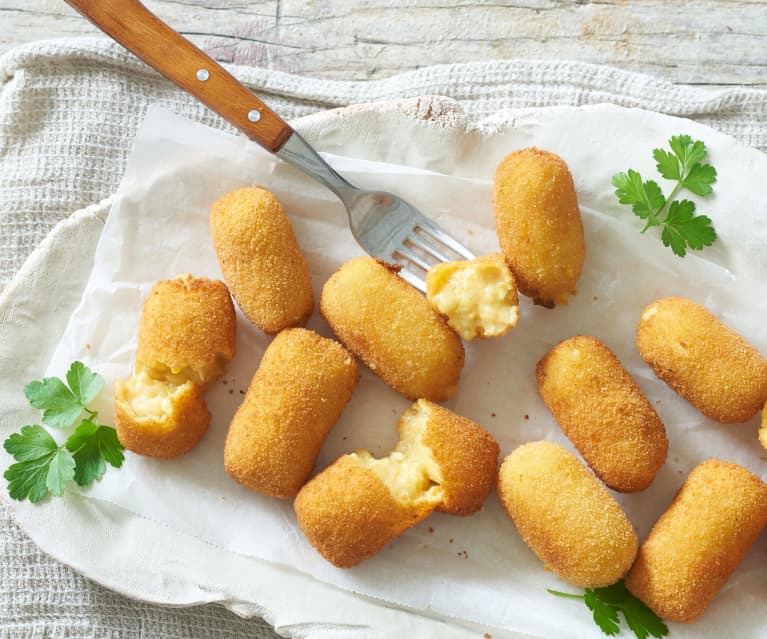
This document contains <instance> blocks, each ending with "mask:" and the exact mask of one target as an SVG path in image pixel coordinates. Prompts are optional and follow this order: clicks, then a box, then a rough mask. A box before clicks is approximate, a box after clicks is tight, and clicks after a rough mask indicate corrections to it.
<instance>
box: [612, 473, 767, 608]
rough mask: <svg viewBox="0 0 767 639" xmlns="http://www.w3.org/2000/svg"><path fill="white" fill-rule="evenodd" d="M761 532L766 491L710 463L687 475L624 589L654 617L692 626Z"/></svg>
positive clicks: (766, 515) (755, 480) (766, 514)
mask: <svg viewBox="0 0 767 639" xmlns="http://www.w3.org/2000/svg"><path fill="white" fill-rule="evenodd" d="M766 524H767V484H765V483H764V482H763V481H762V480H761V479H759V477H757V476H756V475H754V474H753V473H751V472H750V471H748V470H746V469H745V468H743V467H742V466H738V465H737V464H732V463H727V462H723V461H720V460H718V459H709V460H706V461H704V462H702V463H701V464H699V465H698V466H696V467H695V469H694V470H693V471H692V472H691V473H690V475H689V477H688V478H687V481H685V482H684V485H683V486H682V488H681V489H680V490H679V492H678V493H677V495H676V497H674V501H673V502H671V505H670V506H669V507H668V509H667V510H666V512H665V513H663V515H661V517H660V519H659V520H658V521H657V523H656V524H655V526H654V527H653V529H652V531H650V534H649V535H648V537H647V539H645V541H644V543H643V544H642V547H641V548H640V549H639V554H638V555H637V559H636V562H635V563H634V565H633V567H632V568H631V570H630V571H629V573H628V575H627V576H626V587H627V588H628V589H629V590H630V591H631V592H632V593H633V594H634V595H635V596H637V597H638V598H639V599H641V600H642V601H643V602H644V603H645V604H647V606H648V607H649V608H650V609H652V610H653V612H655V614H657V615H658V616H659V617H663V618H664V619H669V620H670V621H678V622H691V621H695V620H696V619H698V618H699V617H700V616H701V615H702V614H703V612H704V611H705V610H706V608H707V606H708V605H709V604H710V603H711V601H712V600H713V599H714V597H715V596H716V594H717V593H718V592H719V590H721V588H722V586H724V584H725V583H727V580H728V579H729V578H730V575H731V574H732V573H733V572H734V571H735V569H736V568H737V567H738V564H740V562H741V561H742V560H743V558H744V557H745V556H746V553H747V552H748V550H749V548H751V545H752V544H753V543H754V541H756V538H757V537H758V536H759V535H760V534H761V532H762V530H763V529H764V527H765V525H766Z"/></svg>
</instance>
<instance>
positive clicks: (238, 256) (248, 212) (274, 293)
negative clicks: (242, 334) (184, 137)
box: [210, 187, 314, 335]
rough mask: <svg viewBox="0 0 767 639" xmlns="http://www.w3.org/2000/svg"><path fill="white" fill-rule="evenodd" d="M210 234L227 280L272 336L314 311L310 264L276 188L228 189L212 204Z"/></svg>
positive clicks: (250, 315) (246, 310) (251, 317)
mask: <svg viewBox="0 0 767 639" xmlns="http://www.w3.org/2000/svg"><path fill="white" fill-rule="evenodd" d="M210 234H211V238H212V239H213V248H214V250H215V252H216V257H217V258H218V263H219V265H220V266H221V272H222V273H223V275H224V280H225V281H226V283H227V285H228V286H229V289H230V290H231V292H232V296H233V297H234V299H235V300H236V301H237V304H238V305H239V307H240V308H241V309H242V311H243V313H245V316H246V317H247V318H248V319H249V320H250V321H251V322H253V323H254V324H255V325H256V326H258V327H259V328H260V329H261V330H262V331H264V332H265V333H268V334H270V335H276V334H277V333H278V332H279V331H281V330H282V329H284V328H288V327H290V326H303V325H304V324H305V323H306V321H307V320H308V319H309V316H310V315H311V314H312V311H313V310H314V293H313V291H312V281H311V276H310V275H309V267H308V266H307V264H306V260H305V259H304V256H303V254H302V253H301V249H300V248H299V246H298V242H297V241H296V236H295V233H294V232H293V226H292V225H291V223H290V220H289V219H288V216H287V215H286V214H285V211H284V210H283V208H282V205H281V204H280V203H279V202H278V201H277V198H276V197H275V196H274V195H273V194H272V193H270V192H269V191H267V190H266V189H264V188H262V187H255V188H244V189H238V190H236V191H232V192H231V193H227V194H226V195H224V196H223V197H222V198H221V199H219V200H218V201H216V202H214V203H213V206H212V208H211V211H210Z"/></svg>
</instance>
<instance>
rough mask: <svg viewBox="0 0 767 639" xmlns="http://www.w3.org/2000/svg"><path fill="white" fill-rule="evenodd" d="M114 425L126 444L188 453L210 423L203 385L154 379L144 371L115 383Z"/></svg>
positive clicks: (148, 451)
mask: <svg viewBox="0 0 767 639" xmlns="http://www.w3.org/2000/svg"><path fill="white" fill-rule="evenodd" d="M115 405H116V410H115V426H116V427H117V438H118V439H119V440H120V443H122V445H123V446H125V448H127V449H128V450H132V451H133V452H134V453H139V454H140V455H145V456H147V457H159V458H162V459H168V458H170V457H178V456H179V455H183V454H184V453H188V452H189V451H190V450H192V448H194V447H195V446H196V445H197V443H198V442H199V441H200V439H202V436H203V435H204V434H205V432H206V431H207V430H208V426H209V425H210V412H209V411H208V408H207V406H206V405H205V399H204V398H203V391H202V389H201V388H200V387H199V386H198V385H197V384H195V383H193V382H190V381H187V382H182V383H180V384H174V383H172V382H166V381H163V380H159V379H153V378H152V377H150V376H149V374H148V373H147V372H146V371H141V372H139V373H138V374H137V375H135V376H134V377H132V378H131V379H129V380H118V381H117V382H116V384H115Z"/></svg>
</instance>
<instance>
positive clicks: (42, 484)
mask: <svg viewBox="0 0 767 639" xmlns="http://www.w3.org/2000/svg"><path fill="white" fill-rule="evenodd" d="M66 380H67V384H69V385H68V386H67V384H65V383H64V382H63V381H62V380H60V379H59V378H58V377H46V378H45V379H43V380H40V381H34V382H30V383H29V384H27V385H26V386H25V387H24V395H25V396H26V398H27V400H28V401H29V403H30V404H31V405H32V406H33V407H34V408H38V409H40V410H41V411H43V415H42V422H43V424H47V425H48V426H54V427H56V428H66V429H69V428H72V427H74V425H75V424H78V425H77V428H75V430H74V432H73V433H72V434H71V435H70V436H69V437H68V438H67V440H66V441H65V442H64V443H63V444H62V445H59V444H57V443H56V440H54V439H53V437H51V435H50V433H48V431H47V430H45V428H43V427H42V426H41V425H39V424H32V425H28V426H23V427H22V428H21V431H20V432H18V433H14V434H13V435H11V436H10V437H8V439H6V440H5V443H4V447H5V450H6V451H8V453H9V454H10V455H12V456H13V458H14V459H15V460H16V463H15V464H12V465H11V466H10V467H9V468H8V469H7V470H6V471H5V474H4V475H3V476H4V477H5V479H7V480H8V492H9V494H10V496H11V497H12V498H13V499H18V500H20V501H21V500H24V499H27V498H28V499H29V501H31V502H33V503H36V502H38V501H40V500H41V499H44V498H45V497H46V496H47V495H48V494H49V493H50V494H52V495H55V496H56V497H60V496H61V495H63V494H64V487H65V486H66V484H67V483H68V482H70V481H72V480H74V481H75V483H77V484H78V485H80V486H87V485H89V484H91V483H92V482H93V481H95V480H97V479H101V477H102V475H103V474H104V471H105V470H106V464H109V465H111V466H114V467H115V468H119V467H120V466H122V463H123V459H124V455H123V450H125V449H124V447H123V445H122V444H121V443H120V441H119V440H118V439H117V433H116V432H115V429H114V428H112V427H110V426H102V425H99V423H98V421H97V419H98V413H97V412H96V411H94V410H91V409H89V408H88V404H90V403H91V402H92V401H93V400H94V399H95V398H96V397H97V396H98V394H99V393H100V392H101V389H102V388H104V379H103V378H102V377H101V376H100V375H99V374H97V373H94V372H93V371H92V370H90V369H89V368H88V367H87V366H85V364H83V363H82V362H74V363H73V364H72V366H70V368H69V371H67V375H66ZM83 414H84V415H85V417H83ZM81 418H82V419H81ZM78 422H79V423H78Z"/></svg>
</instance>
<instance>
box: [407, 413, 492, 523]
mask: <svg viewBox="0 0 767 639" xmlns="http://www.w3.org/2000/svg"><path fill="white" fill-rule="evenodd" d="M420 415H423V416H424V417H425V418H426V420H427V422H426V429H425V431H424V434H423V438H422V441H423V444H424V446H426V447H427V448H428V449H429V450H430V451H431V455H432V457H433V459H434V461H435V463H436V464H437V466H438V467H439V469H440V473H441V480H440V482H439V485H440V487H441V488H442V501H441V502H440V504H439V506H438V507H437V510H439V511H440V512H443V513H448V514H451V515H471V514H473V513H475V512H477V511H478V510H480V509H481V508H482V505H483V504H484V503H485V500H487V498H488V496H489V495H490V491H491V490H492V489H493V483H494V482H495V478H496V471H497V468H498V453H499V451H500V449H499V447H498V442H496V441H495V439H494V438H493V436H492V435H491V434H490V433H488V432H487V431H486V430H485V429H484V428H482V426H480V425H479V424H477V423H476V422H474V421H472V420H470V419H467V418H466V417H463V416H461V415H458V414H457V413H454V412H453V411H451V410H448V409H447V408H443V407H442V406H438V405H437V404H433V403H432V402H429V401H427V400H424V399H421V400H419V401H418V402H416V404H415V406H413V407H412V408H411V409H410V410H408V411H407V412H406V413H405V414H404V415H403V416H402V418H401V420H400V424H399V425H398V429H400V430H402V427H403V424H404V423H406V422H407V420H408V419H413V418H415V419H418V417H419V416H420Z"/></svg>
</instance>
